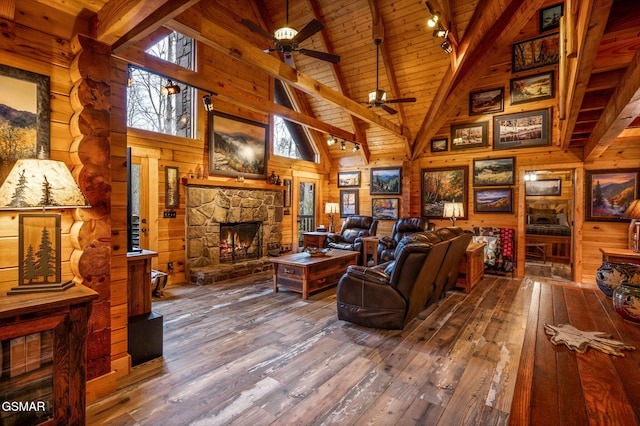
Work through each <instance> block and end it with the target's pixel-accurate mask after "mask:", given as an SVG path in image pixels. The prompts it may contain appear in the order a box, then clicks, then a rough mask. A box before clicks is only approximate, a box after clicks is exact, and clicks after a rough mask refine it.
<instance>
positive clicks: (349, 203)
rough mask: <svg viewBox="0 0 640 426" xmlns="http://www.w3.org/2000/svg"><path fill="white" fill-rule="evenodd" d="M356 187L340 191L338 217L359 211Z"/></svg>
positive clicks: (351, 214) (355, 213)
mask: <svg viewBox="0 0 640 426" xmlns="http://www.w3.org/2000/svg"><path fill="white" fill-rule="evenodd" d="M359 202H360V201H359V200H358V190H357V189H343V190H341V191H340V217H349V216H353V215H357V214H358V212H359V211H360V208H359Z"/></svg>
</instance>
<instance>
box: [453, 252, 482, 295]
mask: <svg viewBox="0 0 640 426" xmlns="http://www.w3.org/2000/svg"><path fill="white" fill-rule="evenodd" d="M486 245H487V243H474V242H470V243H469V245H468V246H467V250H466V251H465V252H464V256H462V259H461V260H460V264H459V265H458V271H459V272H458V279H457V280H456V287H460V288H464V292H465V293H471V290H473V288H474V287H475V286H476V284H478V283H479V282H480V280H481V279H482V277H484V246H486Z"/></svg>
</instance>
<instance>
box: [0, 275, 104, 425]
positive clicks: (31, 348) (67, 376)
mask: <svg viewBox="0 0 640 426" xmlns="http://www.w3.org/2000/svg"><path fill="white" fill-rule="evenodd" d="M97 298H98V293H96V292H95V291H93V290H91V289H89V288H87V287H84V286H82V285H75V286H73V287H71V288H69V289H67V290H65V291H61V292H52V293H25V294H18V295H10V296H7V294H6V292H3V291H0V344H1V349H2V350H0V365H1V366H2V368H1V369H0V401H22V402H27V403H29V404H31V403H32V404H31V405H30V406H29V407H28V408H29V410H0V424H40V423H45V424H56V425H83V424H84V423H85V406H86V379H87V377H86V374H87V373H86V363H87V361H86V358H87V350H86V337H87V323H88V320H89V315H90V314H91V308H92V306H93V300H94V299H97ZM40 408H42V409H40Z"/></svg>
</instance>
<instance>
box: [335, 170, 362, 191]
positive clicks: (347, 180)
mask: <svg viewBox="0 0 640 426" xmlns="http://www.w3.org/2000/svg"><path fill="white" fill-rule="evenodd" d="M338 188H360V172H359V171H355V172H338Z"/></svg>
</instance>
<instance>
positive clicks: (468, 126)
mask: <svg viewBox="0 0 640 426" xmlns="http://www.w3.org/2000/svg"><path fill="white" fill-rule="evenodd" d="M488 131H489V122H488V121H483V122H480V123H465V124H452V125H451V150H452V151H453V150H456V149H469V148H482V147H485V146H487V133H488Z"/></svg>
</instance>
